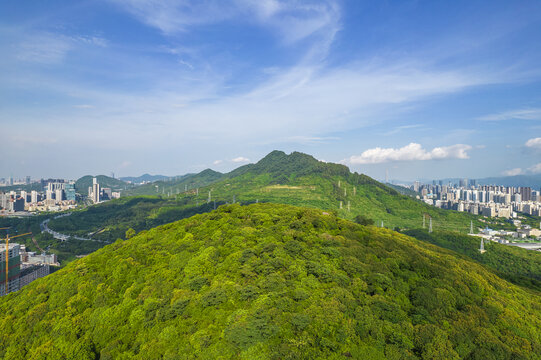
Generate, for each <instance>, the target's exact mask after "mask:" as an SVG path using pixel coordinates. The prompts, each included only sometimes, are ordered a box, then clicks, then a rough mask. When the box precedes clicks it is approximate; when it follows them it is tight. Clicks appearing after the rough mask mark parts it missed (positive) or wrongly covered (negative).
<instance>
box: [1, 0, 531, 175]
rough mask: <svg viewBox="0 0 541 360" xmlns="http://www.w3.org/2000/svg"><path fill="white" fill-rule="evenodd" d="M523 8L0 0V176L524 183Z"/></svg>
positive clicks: (526, 69)
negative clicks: (290, 168)
mask: <svg viewBox="0 0 541 360" xmlns="http://www.w3.org/2000/svg"><path fill="white" fill-rule="evenodd" d="M540 35H541V2H539V1H512V2H511V1H472V0H470V1H452V2H448V1H370V2H368V1H338V0H336V1H335V0H328V1H310V0H308V1H279V0H258V1H255V0H231V1H217V0H216V1H215V0H201V1H180V0H179V1H172V0H162V1H149V0H98V1H75V0H74V1H69V2H66V1H47V2H44V1H24V2H15V1H11V2H8V1H4V2H1V3H0V53H1V54H3V55H2V56H1V57H0V66H1V69H2V71H1V73H0V74H1V75H0V126H1V129H2V156H1V157H0V177H7V176H9V175H10V174H13V176H15V177H23V176H25V175H31V176H33V177H66V178H77V177H79V176H81V175H83V174H98V173H104V174H109V173H110V172H115V174H117V175H119V176H125V175H137V174H141V173H143V172H150V173H161V174H166V175H176V174H183V173H187V172H195V171H200V170H203V169H205V168H208V167H211V168H213V169H215V170H218V171H228V170H230V169H232V168H235V167H237V166H239V165H242V164H244V163H246V162H249V161H250V162H255V161H257V160H259V159H260V158H261V157H262V156H264V155H265V154H267V153H268V152H270V151H272V150H274V149H280V150H284V151H286V152H290V151H302V152H306V153H309V154H312V155H314V156H315V157H316V158H318V159H322V160H325V161H333V162H342V163H344V164H346V165H348V166H349V167H350V168H351V169H352V170H355V171H359V172H363V173H366V174H368V175H370V176H373V177H376V178H383V177H384V174H385V171H386V170H388V171H389V176H390V178H396V179H416V178H443V177H471V178H475V177H484V176H498V175H502V174H533V173H541V42H540V41H539V38H540Z"/></svg>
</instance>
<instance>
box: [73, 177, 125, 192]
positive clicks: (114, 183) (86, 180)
mask: <svg viewBox="0 0 541 360" xmlns="http://www.w3.org/2000/svg"><path fill="white" fill-rule="evenodd" d="M94 177H95V178H96V179H97V180H98V184H100V187H102V188H111V189H113V190H124V189H126V188H127V187H128V186H129V185H128V184H127V183H125V182H124V181H122V180H118V179H115V178H112V177H109V176H105V175H98V176H92V175H86V176H83V177H81V178H79V179H78V180H77V181H76V182H75V191H77V192H78V193H79V194H83V195H85V194H87V193H88V188H89V187H90V186H92V179H93V178H94Z"/></svg>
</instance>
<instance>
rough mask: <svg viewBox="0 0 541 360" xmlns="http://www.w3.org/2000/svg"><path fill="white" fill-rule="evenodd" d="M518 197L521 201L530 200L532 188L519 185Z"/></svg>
mask: <svg viewBox="0 0 541 360" xmlns="http://www.w3.org/2000/svg"><path fill="white" fill-rule="evenodd" d="M519 192H520V197H521V198H522V201H531V200H532V189H531V188H529V187H521V188H520V189H519Z"/></svg>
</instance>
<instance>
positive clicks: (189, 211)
mask: <svg viewBox="0 0 541 360" xmlns="http://www.w3.org/2000/svg"><path fill="white" fill-rule="evenodd" d="M217 205H220V203H218V204H217ZM213 208H214V203H213V204H207V203H206V202H201V204H200V205H197V204H195V205H194V204H192V203H191V201H190V200H189V199H188V198H179V199H175V198H161V197H156V196H137V197H126V198H120V199H117V200H113V201H107V202H104V203H101V204H98V205H95V206H89V207H87V208H85V209H82V210H80V211H74V212H72V214H71V215H70V216H66V217H60V218H57V219H52V220H51V221H50V222H49V227H50V228H51V229H53V230H55V231H58V232H60V233H63V234H68V235H77V236H82V237H89V236H90V237H92V239H96V240H104V241H115V240H117V239H119V238H120V239H124V238H125V234H126V231H127V230H129V229H133V230H135V231H136V232H139V231H142V230H148V229H151V228H153V227H156V226H158V225H163V224H167V223H170V222H173V221H177V220H180V219H184V218H186V217H189V216H192V215H195V214H200V213H203V212H208V211H211V210H212V209H213ZM89 234H92V235H89Z"/></svg>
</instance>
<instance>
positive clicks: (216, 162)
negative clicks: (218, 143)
mask: <svg viewBox="0 0 541 360" xmlns="http://www.w3.org/2000/svg"><path fill="white" fill-rule="evenodd" d="M221 163H223V160H214V162H213V163H212V164H213V165H220V164H221Z"/></svg>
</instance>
